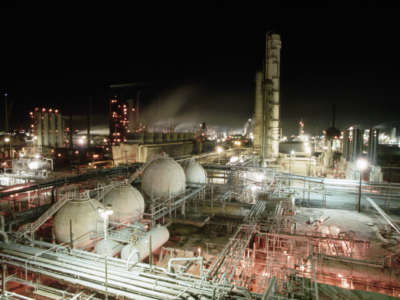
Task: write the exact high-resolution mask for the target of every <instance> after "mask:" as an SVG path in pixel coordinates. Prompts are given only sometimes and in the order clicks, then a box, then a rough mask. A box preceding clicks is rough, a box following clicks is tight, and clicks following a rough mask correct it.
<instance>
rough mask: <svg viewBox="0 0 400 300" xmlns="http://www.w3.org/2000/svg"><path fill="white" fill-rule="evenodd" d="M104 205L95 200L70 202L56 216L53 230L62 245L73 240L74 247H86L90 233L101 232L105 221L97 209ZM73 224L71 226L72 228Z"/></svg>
mask: <svg viewBox="0 0 400 300" xmlns="http://www.w3.org/2000/svg"><path fill="white" fill-rule="evenodd" d="M101 206H102V205H101V204H100V203H99V202H98V201H96V200H94V199H90V200H89V199H85V200H70V201H69V202H67V204H65V205H64V206H63V207H62V208H61V209H60V210H59V211H58V212H57V214H56V215H55V217H54V223H53V229H54V233H55V236H56V239H57V241H58V242H60V243H69V242H71V234H70V230H71V232H72V240H74V241H76V242H74V247H80V246H82V245H84V244H85V243H86V242H88V241H89V239H90V234H89V232H96V233H97V232H100V231H101V230H102V228H103V221H102V220H101V218H100V217H99V216H98V212H97V209H98V208H99V207H101ZM70 224H71V226H70Z"/></svg>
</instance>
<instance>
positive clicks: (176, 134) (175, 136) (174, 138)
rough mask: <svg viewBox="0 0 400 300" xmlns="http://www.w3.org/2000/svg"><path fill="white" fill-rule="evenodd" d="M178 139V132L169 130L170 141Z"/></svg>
mask: <svg viewBox="0 0 400 300" xmlns="http://www.w3.org/2000/svg"><path fill="white" fill-rule="evenodd" d="M177 140H178V133H177V132H171V142H176V141H177Z"/></svg>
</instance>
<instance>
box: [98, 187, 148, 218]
mask: <svg viewBox="0 0 400 300" xmlns="http://www.w3.org/2000/svg"><path fill="white" fill-rule="evenodd" d="M104 204H105V205H108V204H110V205H111V206H112V210H113V214H112V215H111V216H110V221H111V222H118V223H122V222H125V221H129V222H131V223H133V222H135V221H137V220H140V219H142V217H143V213H144V199H143V196H142V194H141V193H140V192H139V191H138V190H137V189H135V188H134V187H133V186H131V185H130V184H124V185H121V186H118V187H116V188H114V189H113V190H111V191H110V192H109V193H108V194H107V195H106V196H105V197H104Z"/></svg>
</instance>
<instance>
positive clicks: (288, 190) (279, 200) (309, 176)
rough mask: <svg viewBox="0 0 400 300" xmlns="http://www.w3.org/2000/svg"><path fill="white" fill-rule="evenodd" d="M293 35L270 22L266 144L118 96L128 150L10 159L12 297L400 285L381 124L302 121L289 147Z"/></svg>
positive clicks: (263, 77)
mask: <svg viewBox="0 0 400 300" xmlns="http://www.w3.org/2000/svg"><path fill="white" fill-rule="evenodd" d="M280 49H281V41H280V35H278V34H276V33H268V34H267V36H266V59H265V66H264V67H263V69H264V71H263V72H258V73H257V75H256V82H255V88H256V96H255V118H254V120H255V126H254V131H253V132H252V136H254V144H253V145H251V144H248V145H243V144H242V143H241V141H240V140H239V139H234V142H233V144H232V146H231V147H227V146H226V144H223V143H219V144H218V145H214V144H213V147H212V149H210V148H207V146H206V145H207V141H206V140H205V137H204V135H202V134H200V135H199V134H195V133H189V132H187V133H178V132H172V131H166V132H157V131H155V132H151V131H146V130H141V129H140V128H138V127H137V126H136V125H135V126H133V127H130V126H131V125H130V124H132V123H136V124H140V123H139V122H138V118H139V117H138V116H137V115H136V114H135V115H133V114H131V112H135V111H134V110H133V107H132V106H133V104H129V103H125V102H123V101H122V100H121V99H118V98H111V100H110V101H111V102H110V108H111V109H110V112H111V114H110V120H111V121H110V126H111V127H110V128H114V129H115V130H111V131H110V134H111V136H110V137H111V139H112V140H111V143H112V144H113V145H112V152H113V159H114V161H115V162H116V165H118V166H116V167H112V168H104V169H94V170H91V171H90V172H86V173H81V174H72V172H71V173H70V174H65V173H63V174H61V175H60V176H53V177H48V178H39V177H40V176H30V175H29V174H25V173H23V170H24V168H25V169H34V170H38V169H39V160H40V159H43V158H40V157H36V158H32V159H30V160H27V161H25V163H24V164H21V167H20V169H19V171H20V172H19V175H18V176H16V175H15V172H13V173H10V174H6V173H4V174H1V175H2V177H1V178H0V184H1V187H0V209H1V215H0V264H1V268H2V276H1V283H2V284H1V299H23V300H31V299H69V300H78V299H80V300H89V299H92V300H96V299H140V300H150V299H171V300H172V299H191V300H194V299H197V300H205V299H221V300H222V299H243V300H250V299H259V300H266V299H268V300H278V299H280V300H282V299H302V300H303V299H394V298H399V297H400V256H399V254H400V253H399V249H400V248H399V243H400V225H399V222H400V218H399V216H398V213H397V212H398V210H399V208H400V204H399V201H398V200H399V196H400V185H399V184H396V183H387V182H385V181H384V180H382V178H379V176H377V175H376V174H377V171H376V169H377V168H379V165H378V161H377V160H376V157H377V147H378V146H377V145H378V144H379V141H378V136H379V132H378V131H377V130H375V129H373V130H371V131H369V133H368V141H369V142H368V146H367V148H366V149H364V146H361V145H364V144H363V143H362V142H360V141H361V131H359V130H358V129H357V128H352V129H351V130H345V131H344V132H343V137H342V138H340V137H337V136H336V135H330V134H329V133H330V132H333V131H332V130H330V131H329V130H328V131H327V132H328V134H325V135H324V136H323V137H322V138H321V139H320V140H318V141H317V140H312V139H309V138H306V137H305V133H304V128H303V127H304V124H302V125H301V126H302V128H301V131H300V134H299V137H298V140H297V141H296V143H301V148H299V149H302V150H301V151H299V150H298V151H297V152H296V151H293V149H290V148H287V149H286V148H284V147H283V145H282V147H281V150H279V149H280V147H279V146H280V140H281V138H282V137H281V134H280V132H281V130H280V126H281V125H280V113H279V109H280V103H279V99H280V95H279V93H280V87H279V80H280ZM120 100H121V101H120ZM136 108H137V107H136ZM35 113H36V115H35V118H34V119H35V120H37V121H35V124H37V125H35V126H37V127H35V128H41V129H37V130H38V133H37V134H38V136H39V135H41V137H40V143H39V142H38V145H41V146H42V147H43V146H46V147H47V146H48V147H52V146H57V145H58V146H59V145H61V144H60V143H61V142H62V139H61V137H62V135H61V134H60V135H57V133H59V132H60V130H61V128H62V126H63V125H62V122H61V123H60V124H61V125H60V127H57V126H58V125H54V124H58V122H53V123H54V124H53V125H54V126H53V125H51V124H52V123H51V122H50V125H49V128H50V129H49V128H47V127H46V128H47V129H46V130H45V129H44V126H45V125H40V124H43V123H42V121H41V120H47V119H46V118H50V119H52V118H53V117H46V116H48V115H49V110H38V111H37V112H35ZM42 113H44V115H42ZM51 113H52V112H51ZM53 115H54V117H55V119H57V118H58V115H57V114H51V116H53ZM129 115H131V116H129ZM132 118H133V120H132ZM135 118H136V121H135ZM52 120H53V119H52ZM57 120H58V119H57ZM45 124H47V123H45ZM46 126H47V125H46ZM204 127H205V126H204ZM332 127H334V126H332ZM132 130H133V131H135V132H132ZM47 132H48V133H47ZM339 132H340V131H339ZM50 133H52V134H50ZM118 133H119V134H118ZM202 133H204V131H203V132H202ZM50 136H53V138H50ZM248 136H251V135H250V133H249V134H248ZM246 138H247V137H246ZM118 139H119V140H118ZM235 142H236V143H235ZM114 143H115V144H114ZM214 146H215V148H214ZM317 150H318V151H317ZM363 151H366V153H363ZM317 152H318V153H320V155H319V156H318V157H317V156H316V155H315V153H317ZM334 152H339V153H341V155H342V156H341V157H340V159H339V160H338V162H337V163H336V161H335V163H332V162H333V158H334V154H333V153H334ZM365 154H367V156H368V161H367V160H365V159H363V157H361V156H362V155H364V156H365ZM40 161H42V160H40ZM45 162H46V166H45V167H46V168H48V167H49V166H48V165H49V164H50V162H49V161H45V160H44V159H43V164H45ZM24 166H25V167H24ZM43 169H45V168H43ZM321 170H323V172H322V171H321ZM339 170H341V172H342V173H343V174H344V175H345V177H344V178H341V177H340V176H336V175H337V174H338V173H339ZM346 170H347V171H346ZM320 173H325V176H320ZM36 175H37V174H36ZM6 178H7V180H5V179H6ZM17 179H18V180H17ZM377 179H379V180H377ZM6 181H7V182H6Z"/></svg>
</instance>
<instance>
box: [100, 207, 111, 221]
mask: <svg viewBox="0 0 400 300" xmlns="http://www.w3.org/2000/svg"><path fill="white" fill-rule="evenodd" d="M98 212H99V215H100V217H102V218H103V219H107V218H108V217H109V216H111V215H112V214H113V213H114V211H113V210H112V209H109V208H99V209H98Z"/></svg>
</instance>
